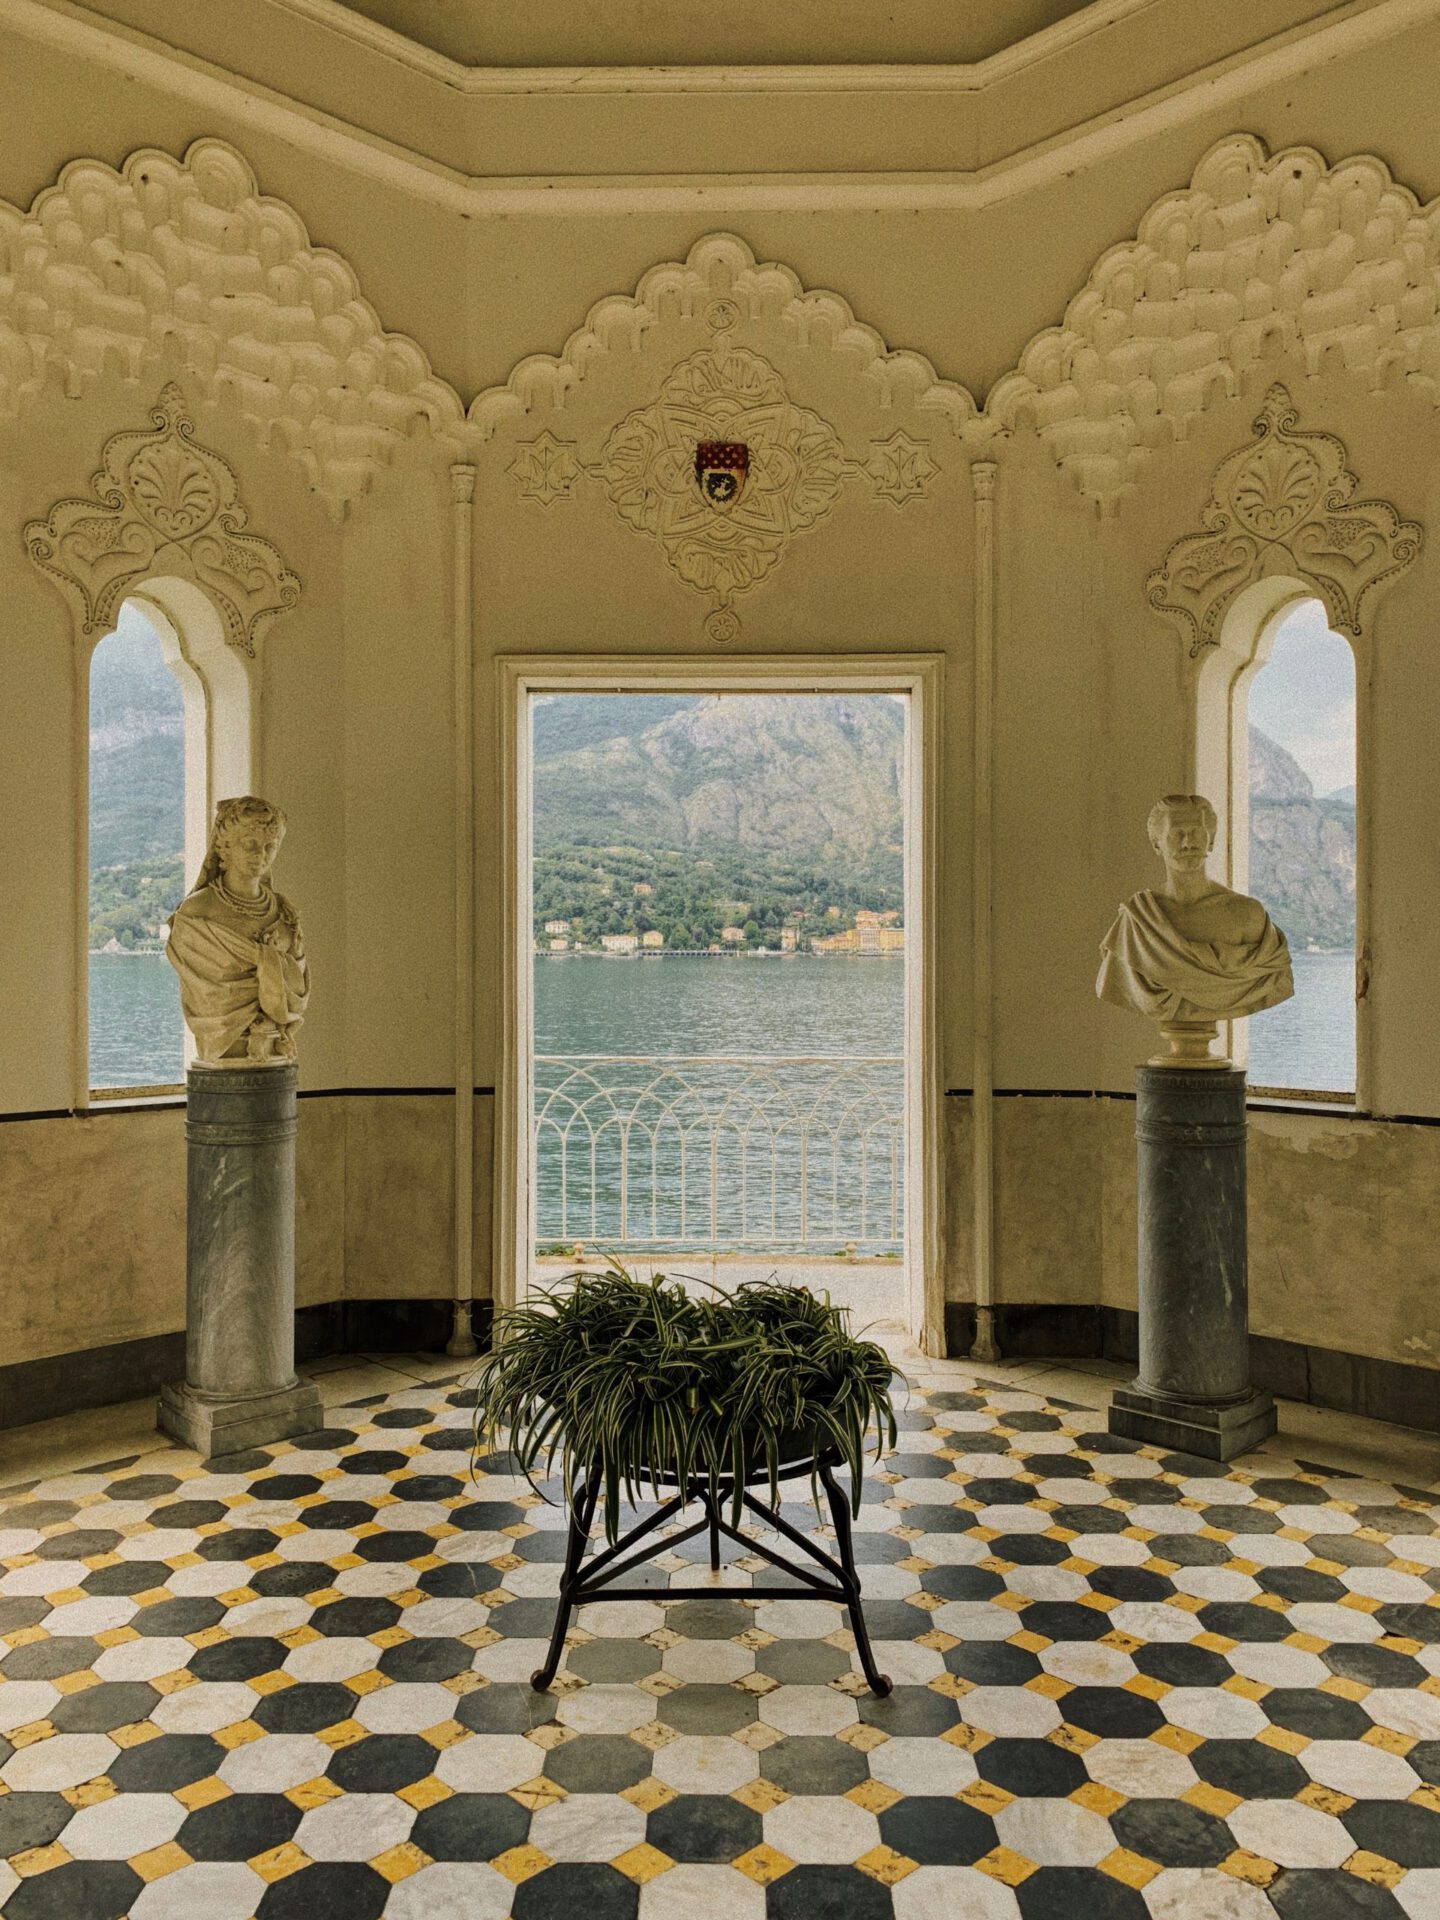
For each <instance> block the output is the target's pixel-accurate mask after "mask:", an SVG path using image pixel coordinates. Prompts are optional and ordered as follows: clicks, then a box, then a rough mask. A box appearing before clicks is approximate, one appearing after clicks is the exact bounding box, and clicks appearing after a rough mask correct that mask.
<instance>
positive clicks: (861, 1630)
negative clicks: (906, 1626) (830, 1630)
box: [820, 1460, 894, 1700]
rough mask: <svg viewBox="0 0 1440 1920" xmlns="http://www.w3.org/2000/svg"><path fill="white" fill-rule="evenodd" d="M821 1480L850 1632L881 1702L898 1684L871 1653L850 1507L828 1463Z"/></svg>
mask: <svg viewBox="0 0 1440 1920" xmlns="http://www.w3.org/2000/svg"><path fill="white" fill-rule="evenodd" d="M820 1480H821V1483H822V1485H823V1486H824V1488H825V1492H826V1493H827V1495H828V1496H829V1499H830V1516H831V1518H832V1520H833V1521H834V1523H835V1545H836V1548H837V1550H838V1552H839V1556H840V1566H841V1570H842V1572H841V1585H842V1586H843V1587H844V1589H845V1593H846V1601H845V1611H846V1613H847V1614H848V1616H849V1619H850V1631H851V1632H852V1633H853V1634H854V1636H855V1652H856V1654H857V1655H858V1656H859V1660H860V1670H861V1672H862V1673H863V1674H864V1675H865V1678H866V1681H867V1682H868V1683H869V1687H870V1691H871V1692H872V1693H873V1694H874V1695H875V1696H876V1698H877V1699H880V1700H883V1699H884V1698H885V1696H886V1695H887V1694H888V1693H890V1692H891V1691H892V1689H893V1687H894V1682H893V1681H892V1680H891V1678H890V1676H889V1674H888V1673H881V1671H880V1670H879V1668H878V1667H877V1666H876V1665H875V1655H874V1652H873V1651H872V1650H871V1646H870V1634H869V1632H868V1630H867V1628H866V1626H865V1615H864V1613H863V1611H862V1610H861V1606H860V1576H859V1575H858V1574H857V1573H856V1571H855V1543H854V1538H853V1535H852V1533H851V1528H850V1508H849V1504H848V1503H847V1501H846V1499H845V1495H844V1494H843V1493H842V1492H841V1490H840V1486H839V1483H838V1482H837V1480H836V1478H835V1475H834V1473H833V1472H832V1470H831V1467H830V1463H829V1462H828V1461H826V1460H822V1461H821V1463H820Z"/></svg>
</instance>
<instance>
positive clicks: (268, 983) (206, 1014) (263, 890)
mask: <svg viewBox="0 0 1440 1920" xmlns="http://www.w3.org/2000/svg"><path fill="white" fill-rule="evenodd" d="M284 837H285V816H284V814H283V813H281V811H280V809H279V808H278V807H275V806H272V805H271V804H270V802H269V801H268V800H259V799H257V798H256V797H255V796H254V795H253V794H245V795H243V796H242V797H241V798H239V799H235V800H222V801H221V802H220V804H219V806H218V807H217V808H216V809H215V825H214V827H213V828H212V830H211V834H210V845H209V848H208V850H207V852H206V855H205V864H204V865H203V866H202V867H201V869H200V877H199V878H198V879H197V880H196V882H195V885H194V887H193V888H192V889H191V891H190V892H189V893H188V894H187V895H186V896H185V898H184V899H183V900H182V901H181V902H180V905H179V906H178V907H177V908H176V909H175V912H174V913H173V914H172V916H171V919H170V938H169V941H168V943H167V945H166V948H165V953H166V957H167V958H168V960H169V962H170V964H171V966H172V967H174V969H175V971H176V972H177V973H178V974H179V976H180V1004H181V1007H182V1008H183V1010H184V1014H185V1024H186V1026H187V1027H189V1029H190V1031H191V1033H192V1034H194V1036H195V1051H196V1056H197V1058H198V1060H199V1063H200V1065H201V1066H206V1067H263V1066H282V1065H284V1064H286V1063H287V1062H289V1061H292V1060H293V1059H294V1058H295V1033H296V1029H297V1028H298V1027H299V1025H300V1023H301V1021H302V1020H303V1019H304V1017H305V1005H306V1002H307V1001H308V999H309V997H310V970H309V968H308V967H307V965H306V964H305V943H304V941H303V940H302V939H301V936H300V921H299V918H298V916H297V915H296V912H295V909H294V907H293V906H291V904H290V902H289V901H288V900H287V899H286V898H285V896H284V895H283V894H281V893H277V892H276V891H275V889H274V888H273V887H272V886H271V885H270V869H271V867H272V866H273V865H274V864H275V856H276V854H277V853H278V852H279V850H280V842H281V840H282V839H283V838H284Z"/></svg>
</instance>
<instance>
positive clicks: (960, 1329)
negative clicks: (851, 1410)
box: [945, 1300, 1440, 1433]
mask: <svg viewBox="0 0 1440 1920" xmlns="http://www.w3.org/2000/svg"><path fill="white" fill-rule="evenodd" d="M1139 1324H1140V1322H1139V1315H1138V1314H1136V1313H1135V1311H1134V1310H1133V1309H1132V1308H1129V1307H1102V1306H1093V1305H1084V1304H1077V1303H1074V1302H1045V1301H1018V1302H1011V1303H1009V1304H1008V1305H1004V1306H999V1307H997V1308H996V1309H995V1333H996V1339H997V1342H998V1345H999V1347H1000V1351H1001V1353H1002V1354H1003V1355H1004V1357H1005V1358H1006V1359H1007V1360H1019V1359H1027V1360H1029V1359H1035V1360H1042V1359H1043V1360H1122V1361H1134V1360H1136V1359H1137V1357H1138V1354H1139ZM945 1337H946V1343H947V1345H948V1348H949V1351H950V1352H951V1353H952V1354H965V1353H968V1352H969V1351H970V1347H971V1344H972V1342H973V1341H974V1338H975V1309H974V1307H973V1306H972V1305H971V1304H970V1302H969V1301H968V1300H951V1301H948V1302H947V1303H946V1307H945ZM1250 1377H1251V1379H1252V1380H1253V1381H1254V1383H1255V1385H1256V1386H1257V1387H1264V1388H1265V1389H1267V1391H1269V1392H1270V1393H1273V1394H1275V1395H1277V1396H1278V1397H1280V1398H1282V1399H1286V1400H1301V1401H1304V1402H1306V1403H1307V1404H1308V1405H1310V1406H1313V1407H1329V1408H1331V1409H1333V1410H1334V1411H1335V1412H1338V1413H1360V1414H1364V1415H1366V1416H1367V1417H1368V1418H1369V1419H1371V1420H1390V1421H1394V1422H1395V1423H1396V1424H1397V1425H1400V1426H1405V1427H1420V1428H1423V1429H1424V1430H1425V1431H1426V1432H1429V1433H1440V1369H1437V1368H1435V1367H1416V1366H1410V1365H1407V1364H1405V1363H1404V1362H1402V1361H1398V1360H1376V1359H1373V1358H1372V1357H1371V1356H1370V1355H1369V1354H1363V1353H1342V1352H1339V1351H1338V1350H1337V1349H1335V1348H1333V1347H1310V1346H1303V1345H1301V1343H1300V1342H1299V1341H1296V1340H1276V1339H1272V1338H1270V1337H1269V1336H1268V1335H1266V1334H1260V1333H1252V1334H1251V1336H1250Z"/></svg>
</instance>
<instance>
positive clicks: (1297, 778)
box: [1250, 727, 1355, 948]
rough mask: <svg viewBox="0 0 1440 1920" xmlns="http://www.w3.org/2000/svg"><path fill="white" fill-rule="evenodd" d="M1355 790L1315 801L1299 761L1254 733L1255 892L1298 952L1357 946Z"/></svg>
mask: <svg viewBox="0 0 1440 1920" xmlns="http://www.w3.org/2000/svg"><path fill="white" fill-rule="evenodd" d="M1354 793H1355V790H1354V788H1353V787H1351V788H1349V789H1348V797H1347V790H1346V789H1343V788H1342V789H1341V790H1340V791H1339V792H1338V793H1331V794H1326V795H1324V796H1323V797H1322V798H1319V799H1317V798H1316V794H1315V788H1314V784H1313V783H1312V781H1311V780H1310V777H1309V775H1308V774H1306V773H1305V771H1304V769H1303V768H1302V767H1301V766H1300V764H1299V762H1298V761H1297V760H1296V759H1295V758H1294V757H1293V756H1292V755H1291V754H1289V753H1287V752H1286V751H1285V749H1284V748H1283V747H1282V746H1280V745H1279V744H1278V742H1276V741H1274V740H1272V739H1271V738H1270V737H1269V735H1268V734H1264V733H1262V732H1261V731H1260V729H1259V728H1258V727H1251V729H1250V891H1251V892H1252V893H1253V894H1255V895H1256V897H1257V898H1258V899H1260V900H1263V901H1264V903H1265V905H1266V907H1267V908H1268V909H1269V910H1270V913H1271V915H1272V916H1273V918H1274V919H1275V920H1276V921H1277V922H1278V923H1279V924H1280V926H1282V927H1283V928H1284V929H1285V932H1286V935H1287V936H1288V938H1289V940H1290V943H1291V945H1292V946H1294V947H1298V948H1305V947H1309V946H1316V947H1339V948H1349V947H1353V946H1354V944H1355V799H1354Z"/></svg>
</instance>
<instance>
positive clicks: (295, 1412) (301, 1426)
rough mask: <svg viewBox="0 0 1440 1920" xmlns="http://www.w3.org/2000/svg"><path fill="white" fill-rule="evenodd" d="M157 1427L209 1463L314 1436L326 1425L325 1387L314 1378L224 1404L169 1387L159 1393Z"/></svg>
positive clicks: (191, 1390) (186, 1389)
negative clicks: (299, 1436)
mask: <svg viewBox="0 0 1440 1920" xmlns="http://www.w3.org/2000/svg"><path fill="white" fill-rule="evenodd" d="M158 1424H159V1427H160V1431H161V1432H162V1433H168V1434H169V1435H170V1437H171V1438H172V1439H174V1440H178V1441H179V1442H180V1444H181V1446H183V1447H193V1448H194V1449H195V1451H196V1453H198V1454H200V1455H201V1456H202V1457H203V1458H204V1459H206V1460H211V1459H215V1458H217V1457H218V1456H220V1455H222V1454H227V1453H244V1452H246V1451H248V1449H249V1448H251V1447H268V1446H271V1445H273V1443H274V1442H275V1441H277V1440H290V1439H293V1438H294V1436H295V1435H296V1434H297V1433H314V1432H316V1431H317V1430H318V1429H319V1428H320V1427H323V1426H324V1424H325V1409H324V1406H323V1405H322V1403H321V1399H320V1389H319V1388H318V1387H317V1386H316V1385H315V1384H314V1383H313V1382H312V1381H309V1380H297V1381H296V1382H295V1384H294V1386H291V1387H284V1388H282V1389H281V1391H280V1392H279V1393H260V1394H250V1395H247V1396H246V1397H244V1398H242V1399H236V1400H223V1399H217V1398H214V1397H212V1396H211V1395H209V1394H202V1393H198V1392H197V1391H196V1390H195V1388H194V1387H189V1386H179V1387H164V1388H162V1389H161V1393H160V1406H159V1410H158Z"/></svg>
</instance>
